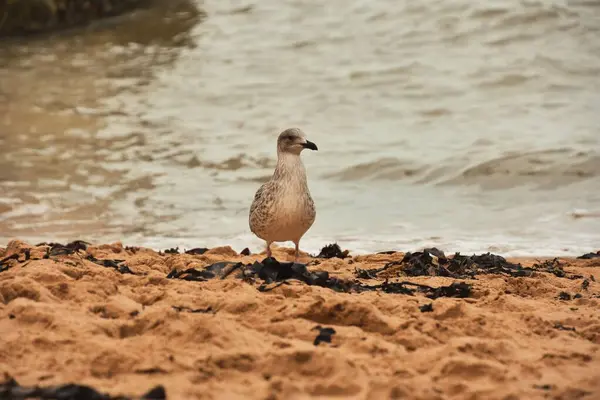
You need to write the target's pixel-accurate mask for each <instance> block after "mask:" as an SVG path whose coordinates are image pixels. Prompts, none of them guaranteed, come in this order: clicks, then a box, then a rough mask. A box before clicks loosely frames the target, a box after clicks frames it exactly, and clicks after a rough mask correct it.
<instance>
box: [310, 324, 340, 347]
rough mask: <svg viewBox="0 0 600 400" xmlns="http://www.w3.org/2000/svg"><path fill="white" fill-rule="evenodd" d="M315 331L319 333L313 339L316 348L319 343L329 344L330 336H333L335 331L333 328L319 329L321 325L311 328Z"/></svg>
mask: <svg viewBox="0 0 600 400" xmlns="http://www.w3.org/2000/svg"><path fill="white" fill-rule="evenodd" d="M314 330H317V331H319V333H318V334H317V337H316V338H315V340H314V342H313V344H314V345H315V346H318V345H319V343H331V336H332V335H335V329H333V328H327V327H325V328H323V327H321V325H317V326H315V327H314V328H313V331H314Z"/></svg>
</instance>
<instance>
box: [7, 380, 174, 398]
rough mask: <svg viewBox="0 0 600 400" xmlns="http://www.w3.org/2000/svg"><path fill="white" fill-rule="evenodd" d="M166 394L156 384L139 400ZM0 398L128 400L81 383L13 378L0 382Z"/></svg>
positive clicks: (161, 396)
mask: <svg viewBox="0 0 600 400" xmlns="http://www.w3.org/2000/svg"><path fill="white" fill-rule="evenodd" d="M166 398H167V394H166V392H165V388H164V387H163V386H156V387H154V388H153V389H152V390H150V391H149V392H147V393H146V394H144V395H143V396H142V397H138V399H141V400H166ZM0 399H7V400H8V399H11V400H25V399H39V400H82V399H85V400H128V399H132V398H130V397H125V396H116V397H113V396H109V395H108V394H105V393H101V392H99V391H97V390H96V389H94V388H91V387H89V386H83V385H75V384H67V385H60V386H47V387H40V386H29V387H28V386H21V385H19V383H18V382H17V381H15V380H14V379H13V378H8V380H7V381H6V382H4V383H0Z"/></svg>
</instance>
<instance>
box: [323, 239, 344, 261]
mask: <svg viewBox="0 0 600 400" xmlns="http://www.w3.org/2000/svg"><path fill="white" fill-rule="evenodd" d="M334 257H336V258H342V259H344V258H346V257H348V250H344V251H342V249H341V248H340V246H339V245H338V244H337V243H332V244H328V245H327V246H325V247H323V248H322V249H321V251H320V252H319V254H318V255H317V258H334Z"/></svg>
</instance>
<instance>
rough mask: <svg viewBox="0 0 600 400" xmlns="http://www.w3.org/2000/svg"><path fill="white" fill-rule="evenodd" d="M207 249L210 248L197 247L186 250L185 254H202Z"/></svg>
mask: <svg viewBox="0 0 600 400" xmlns="http://www.w3.org/2000/svg"><path fill="white" fill-rule="evenodd" d="M207 251H208V249H207V248H206V247H195V248H193V249H189V250H186V251H185V254H192V255H202V254H204V253H206V252H207Z"/></svg>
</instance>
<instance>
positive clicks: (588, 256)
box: [577, 250, 600, 260]
mask: <svg viewBox="0 0 600 400" xmlns="http://www.w3.org/2000/svg"><path fill="white" fill-rule="evenodd" d="M577 258H578V259H580V260H591V259H592V258H600V250H598V251H597V252H595V253H586V254H584V255H582V256H579V257H577Z"/></svg>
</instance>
